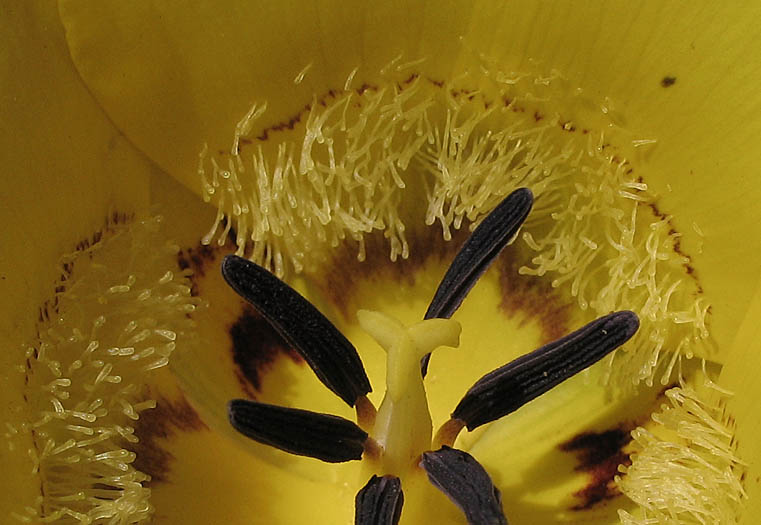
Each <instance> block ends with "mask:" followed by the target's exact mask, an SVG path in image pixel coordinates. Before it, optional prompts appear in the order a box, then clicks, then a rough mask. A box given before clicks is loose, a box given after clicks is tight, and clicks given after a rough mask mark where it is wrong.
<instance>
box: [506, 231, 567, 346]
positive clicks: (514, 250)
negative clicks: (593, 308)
mask: <svg viewBox="0 0 761 525" xmlns="http://www.w3.org/2000/svg"><path fill="white" fill-rule="evenodd" d="M529 259H530V256H529V255H526V254H525V252H523V251H522V250H521V249H520V247H519V246H517V245H516V244H512V245H510V246H508V247H507V248H505V250H504V251H503V252H502V255H501V256H500V257H499V259H497V262H496V263H495V266H496V267H498V268H499V272H500V275H499V284H500V288H501V294H502V301H501V302H500V305H499V306H500V308H501V309H502V311H503V312H504V313H505V314H506V315H507V317H515V316H520V317H519V319H520V320H521V323H522V324H525V323H529V322H532V321H533V322H535V323H537V324H538V326H539V327H540V329H541V341H540V344H545V343H549V342H550V341H554V340H556V339H560V338H561V337H563V336H564V335H566V334H567V333H569V332H570V331H571V329H570V320H571V313H572V312H573V311H574V309H575V308H576V303H575V301H573V300H572V299H571V298H569V297H566V296H564V295H563V294H562V293H561V292H560V290H559V289H558V288H553V287H552V284H551V282H550V280H549V279H547V278H546V277H538V276H536V275H519V274H518V268H520V267H521V266H523V265H524V264H526V262H527V261H528V260H529Z"/></svg>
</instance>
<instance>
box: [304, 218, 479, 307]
mask: <svg viewBox="0 0 761 525" xmlns="http://www.w3.org/2000/svg"><path fill="white" fill-rule="evenodd" d="M469 235H470V232H469V231H468V229H467V228H465V227H463V228H461V229H460V230H453V231H452V240H451V241H444V239H443V238H442V233H441V230H440V229H439V228H435V227H425V228H419V229H415V230H409V231H408V232H407V242H408V243H409V246H410V251H409V253H410V255H409V257H408V258H407V259H402V258H401V257H400V258H399V259H397V260H396V262H394V261H391V259H390V258H389V246H388V240H387V239H385V238H384V237H383V235H382V234H372V235H366V236H365V254H366V255H365V260H364V261H363V262H359V261H358V260H357V244H356V243H353V242H344V243H342V244H341V245H340V246H338V247H337V248H336V249H335V250H333V252H332V259H331V261H330V262H329V263H328V264H325V265H324V267H323V268H324V270H323V272H322V273H320V274H319V275H315V276H313V277H314V279H313V281H314V283H315V284H316V285H317V286H319V287H320V291H321V292H323V294H325V297H327V298H328V299H329V300H330V302H331V303H332V304H333V306H335V307H336V308H337V309H338V310H339V311H340V313H341V314H342V315H343V316H344V318H350V317H351V316H353V315H354V310H355V309H356V307H357V305H356V304H354V303H353V302H352V298H353V296H354V294H355V292H356V286H357V285H359V284H361V283H364V282H369V281H372V280H379V279H383V280H390V281H393V282H396V283H399V284H400V285H403V286H409V287H412V286H414V285H415V274H416V273H417V272H418V271H419V270H420V269H421V268H422V267H423V266H424V265H425V264H426V263H427V262H428V261H429V260H431V259H432V258H436V259H438V260H441V261H444V262H446V264H447V265H448V264H449V263H450V262H451V261H452V259H453V258H454V256H455V254H456V253H457V251H458V250H459V249H460V247H461V246H462V244H463V243H464V242H465V240H466V239H467V238H468V236H469ZM424 313H425V312H423V311H421V312H420V317H421V318H422V317H423V314H424Z"/></svg>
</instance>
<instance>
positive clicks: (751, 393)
mask: <svg viewBox="0 0 761 525" xmlns="http://www.w3.org/2000/svg"><path fill="white" fill-rule="evenodd" d="M755 290H756V294H755V296H754V298H753V300H752V302H751V304H750V307H749V308H748V313H747V315H746V317H745V319H744V320H743V322H742V324H741V325H740V328H739V330H738V332H737V337H736V338H735V342H734V344H733V346H732V354H731V355H730V359H729V360H728V363H727V365H726V366H725V367H724V369H723V370H722V372H721V376H720V377H719V381H720V383H721V385H722V386H723V387H725V388H727V389H728V390H729V391H730V392H731V397H730V399H729V401H728V402H727V406H726V409H725V411H724V412H725V417H726V420H727V421H728V424H729V425H730V428H731V427H734V428H735V438H734V442H735V443H736V446H737V454H738V456H739V457H740V458H741V459H742V461H743V462H745V463H746V464H747V466H746V468H747V470H746V471H745V475H744V476H743V485H744V489H745V492H746V493H747V496H748V499H747V503H746V507H745V512H744V514H743V516H742V520H741V521H740V523H741V524H749V523H753V521H754V520H755V519H756V516H758V513H759V512H761V478H759V476H758V474H757V472H758V469H759V466H761V447H759V445H758V436H759V435H761V423H760V422H759V419H758V397H759V391H760V390H761V387H759V382H758V372H759V370H761V352H760V351H759V350H760V348H759V341H761V327H759V322H758V320H759V317H760V316H761V293H759V290H761V288H759V286H758V285H757V286H756V288H755Z"/></svg>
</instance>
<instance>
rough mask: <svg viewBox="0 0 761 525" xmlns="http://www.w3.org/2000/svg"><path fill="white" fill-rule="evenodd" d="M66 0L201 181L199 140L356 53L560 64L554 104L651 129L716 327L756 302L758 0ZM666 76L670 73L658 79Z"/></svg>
mask: <svg viewBox="0 0 761 525" xmlns="http://www.w3.org/2000/svg"><path fill="white" fill-rule="evenodd" d="M61 14H62V19H63V21H64V23H65V25H66V28H67V38H68V41H69V44H70V48H71V51H72V56H73V57H74V60H75V63H76V64H77V67H78V68H79V70H80V72H81V73H82V75H83V77H84V78H85V80H86V82H87V84H88V85H89V86H90V88H91V89H92V90H93V92H94V93H95V96H96V97H97V98H98V100H99V101H100V103H101V104H102V105H103V107H104V108H105V109H106V111H107V112H108V114H109V115H110V116H111V118H112V119H113V120H114V121H115V122H116V123H117V124H118V125H119V126H120V128H121V129H123V130H124V132H125V133H126V134H127V136H128V137H130V139H131V140H132V141H134V142H135V143H136V144H137V145H138V146H139V147H140V148H141V149H142V150H143V151H145V152H146V153H148V155H149V156H150V157H151V158H153V159H154V160H155V161H156V162H157V163H158V164H159V165H160V166H162V167H163V168H165V169H166V170H167V171H168V172H169V173H171V174H173V175H174V176H175V177H178V178H179V179H180V180H182V181H183V182H184V183H185V184H186V185H188V186H189V187H191V188H193V189H195V190H196V191H200V188H199V181H198V179H197V177H196V175H195V171H196V161H195V160H194V159H195V158H196V157H195V155H196V154H197V153H198V152H199V151H200V149H201V148H202V146H203V144H204V143H208V144H209V149H210V151H212V152H215V151H217V150H218V149H221V150H228V148H229V144H230V140H229V137H230V136H231V135H232V132H233V125H234V123H235V122H237V121H238V120H239V119H240V117H241V116H243V115H244V114H245V113H246V111H247V110H248V109H249V108H250V107H251V105H252V104H253V103H254V102H258V103H262V102H265V101H266V103H267V107H268V109H267V112H266V113H265V115H264V117H263V118H262V119H261V120H260V122H261V124H259V123H257V124H256V128H255V129H254V133H253V135H254V136H255V135H256V134H258V132H260V131H261V130H262V129H266V128H267V127H269V126H272V125H276V124H278V123H280V122H284V123H286V124H287V123H288V119H289V118H292V117H294V116H296V115H297V114H298V113H299V111H300V110H301V108H303V107H304V106H305V105H307V104H310V103H311V102H312V97H313V96H315V95H316V96H318V97H320V96H322V95H324V94H325V93H327V92H328V90H330V89H340V88H341V87H342V86H343V84H344V81H345V79H346V78H347V76H348V75H349V74H350V73H351V72H352V71H353V69H354V68H359V69H358V71H357V73H356V75H355V76H354V80H355V82H356V85H361V83H362V82H370V83H372V82H374V81H376V80H377V79H378V77H379V70H380V69H381V68H382V67H383V66H384V65H387V64H388V63H389V62H390V61H391V60H392V59H394V58H397V57H399V56H400V55H401V57H402V58H401V59H399V60H397V61H396V62H395V63H394V65H393V66H392V68H391V69H393V68H394V67H401V66H405V67H407V69H406V70H405V71H416V70H420V71H422V72H424V73H426V74H429V75H431V76H433V77H434V78H436V77H442V76H443V77H445V78H446V77H451V76H454V75H456V74H457V73H459V72H461V71H464V70H465V69H467V68H472V67H474V66H475V67H478V64H479V61H480V60H481V59H482V58H485V60H486V63H487V64H489V65H490V66H491V65H494V66H497V67H499V68H500V69H501V70H504V71H507V72H510V71H513V72H515V73H516V74H522V73H527V74H529V75H535V76H537V77H541V74H542V73H543V74H545V75H550V74H551V73H552V72H557V73H558V74H560V75H562V77H563V78H564V79H565V80H566V82H565V84H564V86H565V89H564V90H561V92H560V93H559V94H558V93H554V94H553V97H552V99H551V100H550V101H549V102H548V103H547V104H545V106H546V108H547V111H549V112H553V111H559V112H560V114H562V115H563V117H564V118H566V119H568V120H573V121H574V122H579V123H583V124H584V125H586V126H588V127H590V128H591V129H594V130H597V131H607V130H609V128H610V127H612V128H620V129H619V131H621V129H623V133H622V134H621V135H620V136H619V137H623V138H620V140H628V141H640V142H633V144H635V145H637V146H638V147H635V148H633V150H634V152H635V157H634V158H633V159H632V160H634V161H636V162H637V163H638V164H641V165H642V167H643V170H644V171H645V173H644V176H645V179H646V181H647V183H648V184H650V185H651V186H652V188H654V189H655V191H656V193H657V194H659V195H660V198H659V201H658V205H659V207H660V208H662V210H664V212H665V213H674V214H676V218H675V219H674V223H675V225H676V228H677V229H678V230H679V231H680V232H682V233H683V234H684V237H683V239H682V243H683V247H684V248H685V250H686V251H687V253H689V254H690V255H691V257H692V258H693V260H692V264H693V266H694V267H695V269H696V271H697V274H698V275H699V278H700V281H701V284H702V285H703V287H704V288H705V290H706V292H707V293H708V294H709V295H710V297H711V303H712V305H713V316H712V317H713V319H712V330H713V333H714V335H715V336H716V337H718V338H720V339H723V338H724V337H727V336H729V335H730V334H731V333H732V331H733V329H734V328H735V327H736V325H737V322H736V319H737V318H738V314H739V313H741V312H742V311H744V308H745V307H746V305H747V303H748V301H749V300H750V295H749V293H748V290H747V288H746V287H744V286H743V284H742V283H743V282H744V281H745V279H747V278H753V276H754V275H756V274H757V273H758V271H759V269H761V258H759V257H758V256H757V254H758V253H761V244H759V243H761V241H759V240H758V239H757V236H749V238H748V239H745V241H744V242H742V243H739V245H738V243H737V242H736V241H735V235H734V232H735V231H738V230H740V231H743V230H745V229H748V228H752V227H753V226H754V225H755V224H757V223H758V218H759V217H758V214H759V211H758V209H757V207H755V206H753V205H752V201H753V196H754V195H757V193H758V187H757V185H756V184H755V183H754V178H753V177H751V176H749V174H751V173H753V172H754V171H756V170H757V169H758V162H759V161H758V158H757V156H756V155H752V154H746V153H747V152H748V151H752V148H753V144H755V142H756V140H757V138H758V137H759V136H760V135H761V123H759V122H758V119H753V118H752V117H751V116H752V115H754V114H755V113H756V112H755V111H754V108H755V107H756V106H757V104H758V102H759V97H761V95H759V94H758V93H757V91H756V90H753V89H752V86H753V81H752V79H753V78H755V77H757V76H758V75H759V74H761V73H759V66H758V64H757V63H756V62H755V61H752V60H747V59H746V57H747V55H746V52H747V49H749V46H752V42H754V39H755V37H756V35H757V28H756V27H755V26H754V24H753V23H752V20H753V19H754V16H753V12H749V11H748V9H747V8H740V7H737V6H734V5H721V6H719V5H715V4H710V3H706V4H705V5H703V6H701V7H700V8H697V7H696V6H690V8H687V7H684V6H680V5H676V4H673V5H663V4H662V3H660V2H644V3H638V4H636V5H627V6H610V5H607V4H603V3H599V2H585V3H582V4H573V5H571V4H569V5H561V6H552V7H551V8H550V7H548V6H543V5H541V4H536V3H533V2H521V3H518V4H515V3H512V4H510V5H505V4H502V3H501V2H483V3H476V4H474V5H472V6H471V5H469V6H464V5H462V4H460V3H456V2H447V3H444V4H442V3H436V4H430V3H426V2H417V3H414V4H412V5H409V4H404V5H403V6H402V5H401V4H399V5H397V4H394V3H391V2H389V3H383V4H381V5H375V4H374V5H371V6H367V5H364V4H361V3H358V4H346V3H341V4H340V8H339V7H337V5H336V3H334V2H319V3H317V4H310V5H309V6H308V7H305V6H304V5H303V4H301V3H297V2H296V3H291V4H279V5H278V7H277V8H276V9H273V8H272V7H271V6H266V5H259V4H252V3H250V2H241V3H233V4H230V5H228V6H227V9H220V8H219V7H218V6H216V5H215V6H196V7H192V8H189V7H187V6H184V5H182V6H181V5H179V4H176V3H173V2H163V3H154V4H150V5H145V6H140V7H136V6H132V5H126V4H123V3H119V2H110V3H105V4H99V6H98V7H97V8H92V6H89V5H88V4H86V3H82V2H78V1H76V0H65V1H63V2H61ZM149 57H150V58H149ZM148 58H149V59H148ZM421 58H425V59H426V61H425V62H422V63H416V61H417V59H421ZM302 73H303V78H301V79H300V77H301V74H302ZM670 77H673V78H676V82H675V83H674V84H673V85H670V86H669V87H663V85H662V82H663V79H664V78H670ZM294 80H300V81H299V82H298V83H296V82H294ZM539 89H540V88H537V90H538V91H537V92H539ZM574 90H579V91H574ZM159 102H160V103H159ZM603 127H605V129H603ZM650 140H653V141H656V142H654V143H649V142H648V141H650ZM631 145H632V144H619V146H622V147H623V146H631ZM727 176H728V177H729V178H727ZM730 181H731V182H730ZM717 186H719V188H718V189H717ZM703 236H707V237H710V238H711V239H712V241H711V242H710V243H709V244H706V243H705V242H704V239H703ZM701 251H702V253H701ZM727 264H732V265H733V267H734V271H733V272H732V275H731V277H729V276H728V274H727V272H725V271H724V268H725V266H726V265H727Z"/></svg>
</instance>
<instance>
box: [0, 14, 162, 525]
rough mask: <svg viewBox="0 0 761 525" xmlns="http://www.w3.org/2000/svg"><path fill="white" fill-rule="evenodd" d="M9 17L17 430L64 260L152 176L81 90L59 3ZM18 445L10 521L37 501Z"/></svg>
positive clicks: (2, 57)
mask: <svg viewBox="0 0 761 525" xmlns="http://www.w3.org/2000/svg"><path fill="white" fill-rule="evenodd" d="M3 11H4V14H3V16H2V20H0V42H1V43H2V44H1V45H0V68H1V69H2V71H3V75H2V79H1V80H0V94H1V95H0V96H1V97H2V100H3V103H2V104H0V120H2V122H3V127H2V131H1V132H0V151H2V158H3V168H2V169H3V173H2V181H3V184H2V188H0V200H1V201H2V203H3V204H2V206H0V219H1V220H2V223H3V227H2V235H1V237H2V245H3V247H4V248H3V250H2V254H0V295H2V297H3V299H2V301H0V341H2V346H3V351H2V353H0V360H1V362H0V368H2V370H3V372H2V376H1V377H2V387H1V389H2V400H3V402H2V419H3V421H4V422H6V421H7V422H11V421H15V420H16V419H17V418H18V416H19V414H18V408H19V406H21V405H22V400H21V393H22V386H23V381H24V374H23V373H19V372H18V370H17V366H18V365H19V364H22V363H23V362H24V357H23V356H24V348H23V347H22V345H23V344H24V343H25V342H27V341H28V340H29V339H30V338H32V337H33V336H34V330H35V324H36V322H37V319H38V316H39V308H40V307H41V306H42V305H43V303H44V302H45V301H46V300H47V299H49V298H50V292H51V289H52V287H53V285H54V283H55V281H56V279H57V278H58V277H59V271H60V266H59V264H58V259H59V257H60V256H61V254H63V253H66V252H68V251H71V250H72V249H73V247H74V246H75V245H76V244H77V243H78V242H79V241H81V240H83V239H85V238H87V237H89V236H90V235H91V234H92V233H94V232H95V231H97V230H98V229H99V228H100V227H101V226H103V225H104V223H105V220H106V217H107V216H108V215H109V214H110V213H111V211H113V210H115V209H118V210H119V211H121V212H126V213H130V212H133V211H135V210H136V209H137V208H139V207H142V206H143V205H144V204H145V203H146V202H147V178H148V175H149V174H150V173H151V172H152V171H153V169H154V168H153V167H152V165H151V163H150V162H148V161H147V160H146V159H145V158H144V157H143V156H142V154H140V153H138V152H136V150H134V148H133V147H132V146H131V145H130V144H129V143H128V142H127V141H126V140H125V139H124V137H123V136H122V134H121V133H120V132H119V131H118V130H117V129H116V128H115V127H114V126H113V124H112V123H111V122H110V121H109V119H108V117H107V116H106V115H105V114H104V113H103V111H102V110H101V109H100V108H99V107H98V105H97V104H96V103H95V101H94V99H93V98H92V95H91V94H90V92H89V91H88V90H87V88H86V87H85V86H84V85H83V84H82V82H81V79H80V77H79V75H78V74H77V72H76V71H75V69H74V67H73V64H72V63H71V60H70V58H69V55H68V52H67V49H66V44H65V42H64V36H63V28H62V27H61V25H60V22H59V20H58V13H57V11H56V9H55V5H54V3H53V2H49V1H40V2H24V3H19V4H17V5H14V6H6V8H4V9H3ZM8 431H9V429H8V428H6V429H4V431H3V432H4V433H7V432H8ZM17 445H18V446H17V448H16V450H15V452H10V451H9V450H8V446H7V444H6V443H4V444H3V447H2V450H3V452H2V456H3V463H4V464H5V465H7V471H6V472H7V475H6V476H4V478H3V482H2V490H0V508H2V509H3V512H4V513H7V512H10V510H11V509H16V508H18V507H17V505H18V504H19V502H28V503H33V502H34V498H35V497H36V496H37V495H38V494H39V481H38V480H37V477H36V476H34V475H32V462H31V459H30V458H29V457H28V456H27V455H26V453H25V451H26V449H27V448H28V447H29V446H30V443H29V442H26V443H25V442H21V443H18V444H17ZM3 519H4V520H5V519H7V514H4V517H3Z"/></svg>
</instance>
